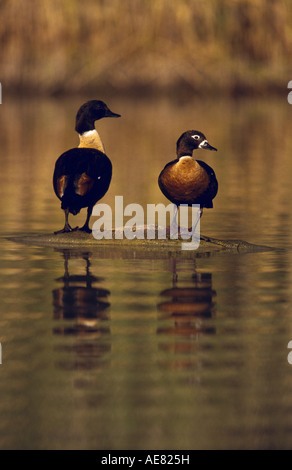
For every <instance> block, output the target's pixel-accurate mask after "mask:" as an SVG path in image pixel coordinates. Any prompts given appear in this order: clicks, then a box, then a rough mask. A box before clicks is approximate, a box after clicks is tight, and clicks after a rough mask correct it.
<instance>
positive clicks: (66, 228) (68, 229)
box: [54, 224, 79, 235]
mask: <svg viewBox="0 0 292 470" xmlns="http://www.w3.org/2000/svg"><path fill="white" fill-rule="evenodd" d="M78 229H79V227H74V228H72V227H71V226H70V225H69V224H67V225H65V226H64V228H62V230H57V231H56V232H54V234H55V235H57V234H58V233H69V232H75V231H76V230H78Z"/></svg>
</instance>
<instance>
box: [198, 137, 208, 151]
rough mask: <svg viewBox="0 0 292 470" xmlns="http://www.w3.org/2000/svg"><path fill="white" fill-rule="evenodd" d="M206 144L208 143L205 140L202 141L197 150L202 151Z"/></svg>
mask: <svg viewBox="0 0 292 470" xmlns="http://www.w3.org/2000/svg"><path fill="white" fill-rule="evenodd" d="M207 144H208V141H207V140H206V139H205V140H203V142H201V143H200V145H199V148H200V149H202V148H204V147H206V145H207Z"/></svg>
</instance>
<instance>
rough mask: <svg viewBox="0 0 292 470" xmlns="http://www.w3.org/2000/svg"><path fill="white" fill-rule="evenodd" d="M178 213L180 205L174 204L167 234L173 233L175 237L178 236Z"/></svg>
mask: <svg viewBox="0 0 292 470" xmlns="http://www.w3.org/2000/svg"><path fill="white" fill-rule="evenodd" d="M177 214H178V206H177V205H176V204H174V214H173V219H172V222H171V224H170V225H169V226H168V227H166V234H167V235H168V236H170V235H173V236H174V237H175V238H176V237H177V234H178V230H179V227H178V225H177Z"/></svg>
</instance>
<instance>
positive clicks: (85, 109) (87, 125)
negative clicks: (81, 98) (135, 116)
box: [75, 100, 121, 134]
mask: <svg viewBox="0 0 292 470" xmlns="http://www.w3.org/2000/svg"><path fill="white" fill-rule="evenodd" d="M104 117H121V115H120V114H116V113H113V112H112V111H111V110H110V109H109V108H108V107H107V105H106V104H105V103H104V102H103V101H100V100H91V101H87V102H86V103H84V104H83V105H82V106H81V107H80V108H79V110H78V112H77V114H76V125H75V130H76V132H78V134H83V133H84V132H87V131H91V130H93V129H94V128H95V126H94V123H95V121H97V120H98V119H102V118H104Z"/></svg>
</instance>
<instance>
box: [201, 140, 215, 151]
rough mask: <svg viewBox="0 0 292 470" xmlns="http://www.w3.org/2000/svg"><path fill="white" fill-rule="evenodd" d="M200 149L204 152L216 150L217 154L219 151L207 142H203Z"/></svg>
mask: <svg viewBox="0 0 292 470" xmlns="http://www.w3.org/2000/svg"><path fill="white" fill-rule="evenodd" d="M199 148H200V149H204V150H215V152H217V149H216V148H215V147H212V145H210V144H209V142H208V141H207V140H203V142H201V143H200V145H199Z"/></svg>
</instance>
